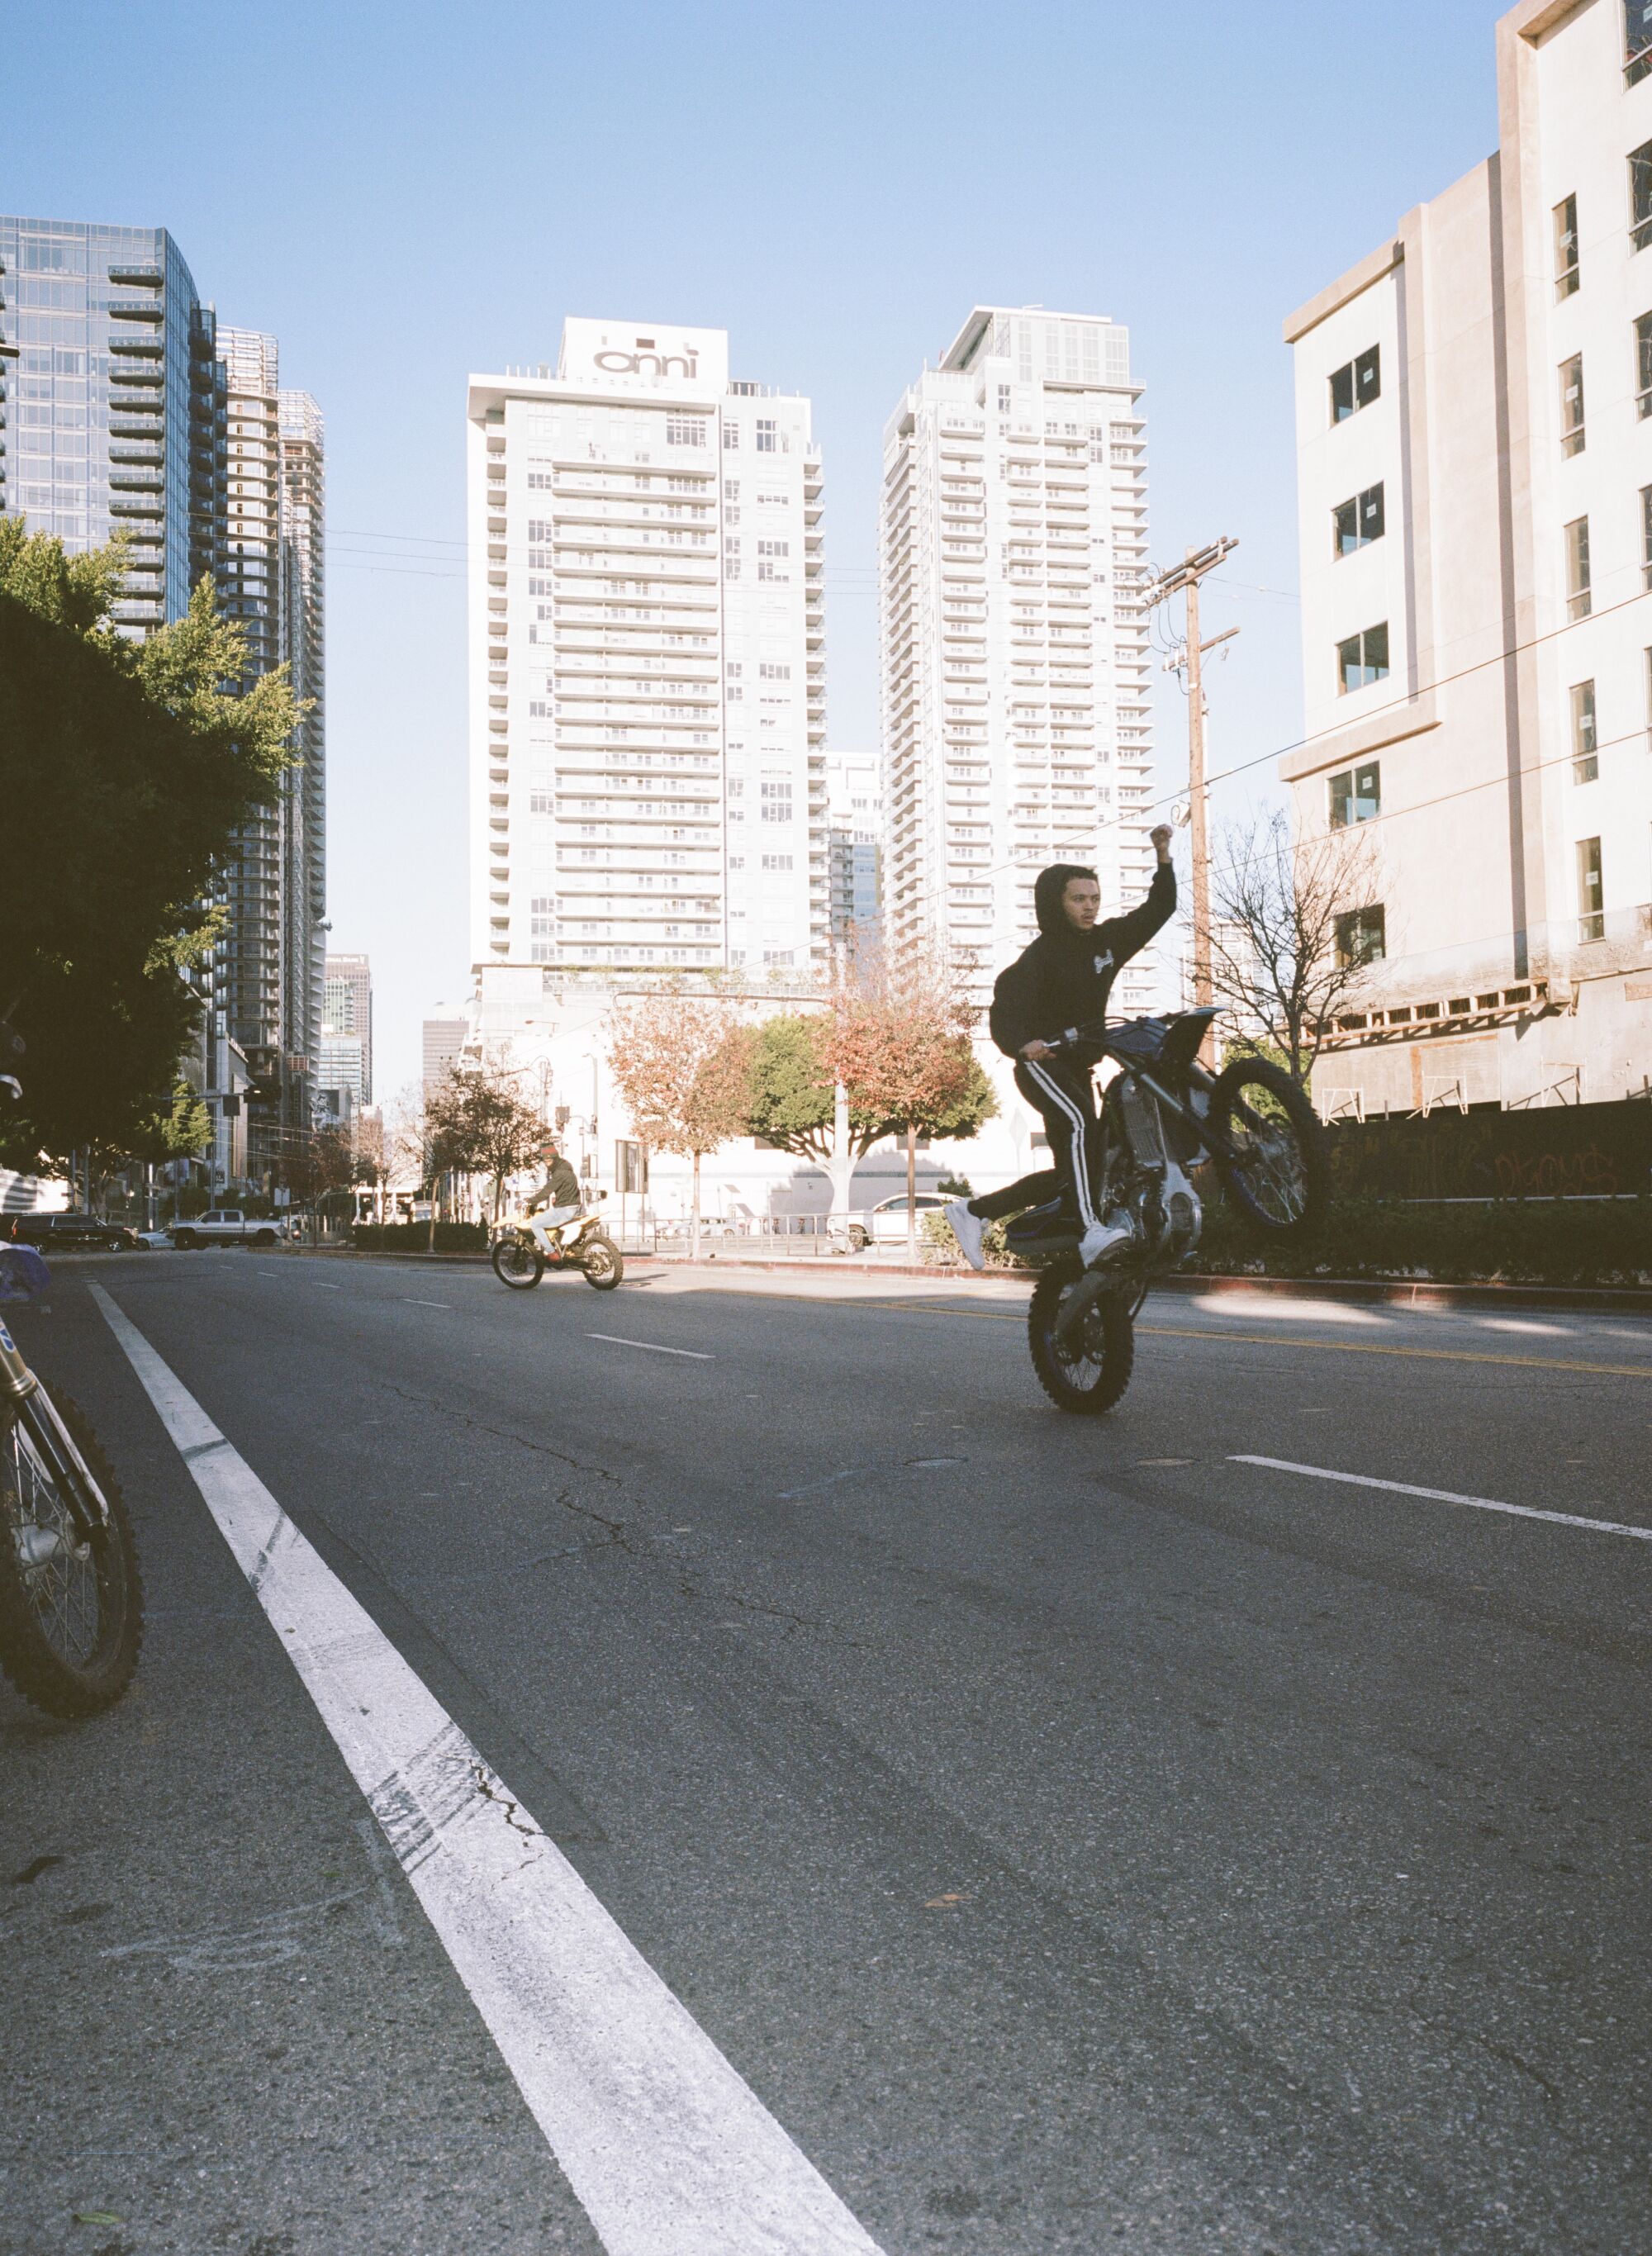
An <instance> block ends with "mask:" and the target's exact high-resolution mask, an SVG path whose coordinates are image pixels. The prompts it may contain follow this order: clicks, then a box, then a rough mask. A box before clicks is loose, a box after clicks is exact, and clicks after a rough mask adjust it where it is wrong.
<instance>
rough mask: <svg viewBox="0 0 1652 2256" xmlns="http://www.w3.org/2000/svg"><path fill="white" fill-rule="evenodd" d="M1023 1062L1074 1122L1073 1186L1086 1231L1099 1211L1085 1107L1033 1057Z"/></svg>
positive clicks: (1069, 1156)
mask: <svg viewBox="0 0 1652 2256" xmlns="http://www.w3.org/2000/svg"><path fill="white" fill-rule="evenodd" d="M1021 1062H1022V1064H1023V1065H1024V1066H1025V1067H1026V1068H1027V1071H1028V1073H1030V1074H1031V1075H1032V1076H1033V1078H1034V1081H1035V1082H1037V1083H1038V1085H1039V1087H1040V1088H1041V1089H1042V1090H1043V1091H1044V1093H1045V1094H1046V1096H1048V1098H1049V1100H1050V1102H1051V1103H1053V1104H1057V1105H1059V1106H1060V1108H1061V1110H1063V1112H1064V1113H1065V1114H1066V1115H1067V1117H1068V1118H1069V1119H1070V1121H1071V1122H1072V1124H1073V1140H1072V1146H1071V1149H1070V1153H1069V1155H1068V1158H1069V1164H1070V1169H1071V1173H1072V1178H1073V1188H1074V1190H1075V1191H1076V1192H1077V1197H1078V1212H1079V1216H1080V1218H1081V1219H1082V1221H1083V1223H1084V1227H1085V1229H1086V1230H1090V1229H1093V1228H1094V1226H1095V1223H1096V1210H1095V1207H1094V1205H1093V1204H1092V1202H1091V1195H1090V1161H1089V1155H1088V1154H1087V1153H1086V1152H1085V1150H1084V1107H1083V1106H1082V1105H1081V1104H1079V1103H1077V1102H1076V1101H1075V1099H1074V1098H1073V1096H1071V1095H1070V1092H1069V1091H1068V1090H1066V1089H1063V1087H1062V1085H1061V1083H1060V1082H1058V1081H1057V1080H1056V1078H1055V1075H1054V1074H1050V1073H1046V1072H1045V1070H1044V1068H1043V1067H1042V1066H1041V1065H1039V1064H1037V1063H1036V1062H1035V1061H1034V1060H1033V1059H1032V1058H1023V1059H1022V1061H1021Z"/></svg>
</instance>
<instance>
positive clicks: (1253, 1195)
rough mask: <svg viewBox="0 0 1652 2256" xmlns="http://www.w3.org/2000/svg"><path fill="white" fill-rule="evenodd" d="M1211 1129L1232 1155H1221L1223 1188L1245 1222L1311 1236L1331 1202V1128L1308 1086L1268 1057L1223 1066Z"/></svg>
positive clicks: (1276, 1232)
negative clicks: (1327, 1137)
mask: <svg viewBox="0 0 1652 2256" xmlns="http://www.w3.org/2000/svg"><path fill="white" fill-rule="evenodd" d="M1210 1120H1211V1127H1212V1128H1213V1129H1214V1130H1216V1131H1217V1132H1218V1133H1219V1134H1220V1135H1221V1136H1223V1137H1224V1138H1225V1140H1226V1143H1227V1146H1228V1149H1229V1151H1230V1152H1231V1153H1232V1157H1231V1158H1229V1157H1225V1156H1223V1155H1222V1154H1220V1153H1218V1158H1217V1163H1216V1164H1217V1171H1218V1174H1220V1176H1221V1178H1222V1182H1223V1186H1224V1188H1225V1189H1226V1190H1227V1192H1228V1193H1229V1195H1231V1196H1232V1199H1233V1201H1234V1202H1235V1203H1236V1204H1237V1205H1238V1207H1239V1210H1240V1211H1241V1213H1243V1214H1244V1215H1245V1216H1246V1218H1247V1220H1249V1221H1251V1222H1253V1223H1255V1224H1256V1226H1257V1227H1258V1228H1259V1229H1260V1230H1266V1231H1267V1234H1268V1236H1269V1237H1275V1238H1279V1237H1311V1235H1312V1234H1313V1232H1314V1231H1315V1230H1317V1229H1318V1227H1319V1225H1320V1223H1322V1222H1323V1221H1324V1216H1325V1209H1326V1207H1327V1205H1328V1203H1329V1202H1330V1195H1331V1193H1330V1170H1329V1167H1328V1164H1327V1161H1326V1156H1325V1133H1324V1129H1323V1128H1321V1126H1320V1124H1319V1122H1318V1120H1317V1118H1316V1117H1315V1114H1314V1108H1313V1106H1312V1105H1311V1104H1310V1103H1309V1101H1308V1098H1307V1096H1305V1095H1304V1093H1303V1090H1302V1089H1300V1088H1299V1087H1298V1085H1297V1083H1296V1082H1294V1081H1293V1080H1292V1079H1291V1077H1290V1075H1288V1073H1286V1072H1285V1071H1284V1070H1283V1068H1281V1067H1279V1066H1276V1065H1273V1064H1271V1063H1270V1062H1269V1061H1268V1060H1267V1059H1266V1058H1241V1059H1238V1060H1236V1061H1235V1062H1234V1063H1233V1064H1232V1065H1230V1066H1225V1067H1224V1068H1223V1069H1222V1071H1221V1072H1220V1073H1219V1074H1218V1075H1217V1077H1216V1085H1215V1087H1214V1088H1213V1089H1211V1110H1210Z"/></svg>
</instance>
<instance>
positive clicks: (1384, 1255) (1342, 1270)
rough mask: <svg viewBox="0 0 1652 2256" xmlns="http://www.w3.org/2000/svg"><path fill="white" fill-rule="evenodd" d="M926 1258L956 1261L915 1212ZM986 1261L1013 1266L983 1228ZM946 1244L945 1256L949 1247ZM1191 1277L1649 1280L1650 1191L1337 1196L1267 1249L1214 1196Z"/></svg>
mask: <svg viewBox="0 0 1652 2256" xmlns="http://www.w3.org/2000/svg"><path fill="white" fill-rule="evenodd" d="M923 1235H924V1237H925V1240H926V1244H925V1248H924V1251H925V1257H926V1258H928V1259H935V1260H945V1259H947V1258H952V1259H957V1258H960V1257H959V1256H958V1254H957V1247H956V1245H955V1244H953V1243H952V1233H951V1231H950V1230H949V1229H948V1228H947V1227H946V1224H945V1223H943V1222H942V1219H941V1217H940V1216H938V1215H932V1216H927V1217H926V1219H925V1225H924V1231H923ZM987 1236H988V1245H989V1249H990V1251H992V1257H993V1264H994V1265H995V1266H997V1265H1007V1266H1019V1264H1016V1263H1015V1262H1014V1261H1013V1259H1012V1258H1011V1257H1009V1256H1006V1255H1004V1254H1002V1252H1001V1251H999V1248H998V1247H995V1246H994V1244H993V1241H994V1240H995V1239H997V1240H998V1241H999V1247H1001V1242H1002V1241H1001V1237H1000V1235H999V1231H998V1230H997V1229H996V1228H993V1229H992V1230H989V1231H988V1233H987ZM949 1249H950V1253H949ZM1182 1266H1183V1269H1184V1270H1185V1271H1186V1272H1188V1273H1190V1274H1191V1275H1195V1276H1211V1277H1214V1276H1227V1277H1235V1276H1247V1275H1248V1276H1255V1277H1369V1278H1394V1279H1412V1278H1418V1279H1427V1280H1434V1281H1437V1282H1438V1283H1441V1284H1470V1283H1479V1282H1493V1283H1507V1284H1521V1285H1652V1199H1645V1198H1639V1199H1601V1200H1596V1199H1567V1200H1560V1199H1553V1200H1550V1199H1496V1200H1491V1201H1488V1202H1486V1203H1485V1204H1483V1205H1481V1204H1469V1203H1466V1202H1465V1203H1464V1204H1462V1205H1456V1204H1442V1205H1426V1204H1422V1203H1418V1202H1406V1201H1404V1200H1400V1199H1343V1200H1338V1201H1337V1202H1335V1203H1334V1204H1333V1205H1332V1207H1331V1212H1330V1214H1329V1216H1327V1218H1326V1221H1325V1223H1324V1227H1323V1228H1322V1229H1321V1230H1320V1231H1319V1232H1318V1234H1317V1236H1316V1237H1313V1238H1312V1239H1310V1240H1309V1241H1308V1242H1307V1243H1306V1244H1302V1245H1279V1244H1273V1243H1271V1242H1269V1241H1268V1240H1267V1239H1266V1238H1265V1237H1264V1236H1263V1233H1262V1232H1260V1230H1255V1229H1253V1228H1252V1227H1251V1226H1250V1225H1249V1224H1247V1223H1245V1222H1243V1221H1242V1220H1241V1219H1240V1218H1239V1216H1238V1215H1237V1214H1236V1213H1235V1212H1234V1210H1233V1209H1232V1207H1231V1206H1230V1205H1229V1204H1228V1203H1227V1202H1226V1201H1225V1200H1223V1199H1216V1200H1213V1201H1211V1202H1210V1203H1209V1204H1208V1205H1207V1206H1206V1208H1205V1209H1204V1231H1203V1234H1202V1236H1201V1237H1200V1240H1199V1244H1198V1245H1197V1249H1196V1250H1195V1251H1194V1252H1193V1254H1192V1255H1191V1256H1190V1258H1189V1259H1188V1260H1186V1261H1184V1262H1183V1265H1182Z"/></svg>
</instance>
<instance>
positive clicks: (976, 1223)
mask: <svg viewBox="0 0 1652 2256" xmlns="http://www.w3.org/2000/svg"><path fill="white" fill-rule="evenodd" d="M947 1220H948V1221H949V1222H950V1223H951V1225H952V1235H953V1236H954V1237H956V1238H957V1241H958V1251H959V1252H960V1253H962V1254H963V1256H964V1259H965V1260H966V1261H967V1262H968V1263H969V1265H970V1266H971V1269H985V1266H986V1255H985V1252H984V1251H983V1250H982V1245H981V1240H982V1238H983V1237H984V1236H985V1231H986V1224H985V1223H984V1222H983V1221H982V1219H981V1217H980V1216H979V1215H978V1214H971V1212H970V1207H969V1202H968V1200H967V1199H954V1200H953V1202H952V1203H951V1205H950V1207H948V1209H947Z"/></svg>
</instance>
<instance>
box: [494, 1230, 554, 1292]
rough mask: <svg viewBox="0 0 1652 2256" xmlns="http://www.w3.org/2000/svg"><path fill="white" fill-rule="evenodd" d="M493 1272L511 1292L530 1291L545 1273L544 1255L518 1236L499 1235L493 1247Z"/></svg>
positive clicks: (535, 1246) (536, 1247)
mask: <svg viewBox="0 0 1652 2256" xmlns="http://www.w3.org/2000/svg"><path fill="white" fill-rule="evenodd" d="M493 1273H494V1275H495V1276H496V1277H497V1278H498V1280H499V1282H500V1284H501V1285H508V1286H510V1287H511V1289H512V1292H517V1293H531V1292H532V1291H533V1287H534V1286H535V1285H537V1284H538V1283H539V1281H540V1278H541V1277H542V1276H543V1275H544V1274H545V1256H544V1255H543V1254H542V1253H541V1252H540V1249H539V1247H538V1246H537V1245H526V1244H523V1242H522V1240H521V1239H520V1238H519V1237H501V1238H499V1239H498V1240H497V1242H496V1243H495V1244H494V1248H493Z"/></svg>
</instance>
